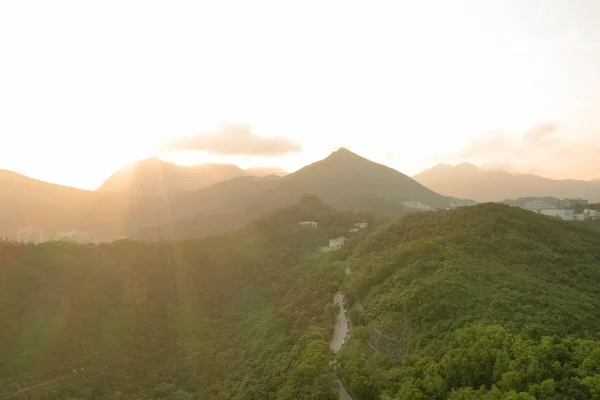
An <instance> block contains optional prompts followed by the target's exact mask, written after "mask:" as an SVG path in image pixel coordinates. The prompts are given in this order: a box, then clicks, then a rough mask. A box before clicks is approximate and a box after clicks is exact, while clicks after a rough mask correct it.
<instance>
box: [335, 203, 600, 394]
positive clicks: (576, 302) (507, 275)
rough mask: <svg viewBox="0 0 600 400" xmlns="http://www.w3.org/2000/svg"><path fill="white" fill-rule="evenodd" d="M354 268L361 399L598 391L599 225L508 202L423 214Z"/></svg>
mask: <svg viewBox="0 0 600 400" xmlns="http://www.w3.org/2000/svg"><path fill="white" fill-rule="evenodd" d="M352 271H353V272H352V275H353V276H352V279H351V282H350V288H349V297H350V298H351V299H352V300H353V301H354V302H355V304H354V306H353V308H352V309H351V312H350V314H351V316H352V317H353V319H354V320H355V321H356V322H357V323H358V324H359V325H361V326H363V327H364V328H361V327H359V328H357V329H355V330H356V332H355V335H354V336H355V337H357V338H358V339H359V340H358V341H357V342H356V343H355V345H354V346H352V347H350V348H349V349H347V350H346V351H345V353H344V355H343V370H344V373H345V377H346V379H347V380H348V382H349V384H350V386H351V388H353V390H354V391H355V392H356V393H358V394H360V396H361V398H362V399H378V398H382V399H403V400H406V399H445V398H452V399H480V398H484V399H509V398H510V399H534V398H537V399H588V398H594V399H596V398H599V397H598V396H600V390H599V389H600V375H598V374H600V342H599V341H598V339H600V234H598V233H596V232H591V231H587V230H584V229H580V228H578V227H576V226H573V225H572V224H569V223H565V222H562V221H557V220H553V219H550V218H548V217H544V216H539V215H536V214H533V213H531V212H528V211H524V210H521V209H519V208H516V207H509V206H505V205H500V204H482V205H478V206H474V207H463V208H459V209H456V210H454V211H445V212H435V213H423V214H414V215H409V216H407V217H405V218H402V219H400V220H398V221H396V222H394V223H392V224H389V225H387V226H385V227H382V228H381V229H380V230H379V231H377V232H376V233H373V234H372V235H371V236H370V237H368V238H367V239H366V240H365V241H363V242H362V243H361V244H360V245H358V246H357V247H356V249H355V251H354V254H353V256H352ZM368 344H371V345H373V346H374V347H375V348H376V349H377V350H379V351H381V352H382V353H384V354H386V355H387V356H388V357H390V356H393V357H394V358H396V359H401V360H402V362H401V363H398V364H394V363H392V362H391V361H390V360H388V359H386V358H384V357H382V356H380V355H379V354H376V353H374V352H373V351H372V349H371V348H370V347H369V346H368ZM518 393H521V394H518Z"/></svg>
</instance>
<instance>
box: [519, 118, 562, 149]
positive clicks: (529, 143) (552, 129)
mask: <svg viewBox="0 0 600 400" xmlns="http://www.w3.org/2000/svg"><path fill="white" fill-rule="evenodd" d="M558 130H559V124H558V123H557V122H549V123H544V124H538V125H536V126H534V127H533V128H531V129H530V130H528V131H527V132H525V133H524V134H523V140H522V142H521V148H524V149H525V150H527V148H531V147H538V148H539V147H554V146H556V145H557V144H559V141H560V136H559V132H558Z"/></svg>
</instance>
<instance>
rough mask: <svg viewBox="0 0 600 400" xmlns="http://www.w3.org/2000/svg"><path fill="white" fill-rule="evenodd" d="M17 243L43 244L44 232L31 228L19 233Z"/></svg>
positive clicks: (40, 229) (20, 230) (23, 229)
mask: <svg viewBox="0 0 600 400" xmlns="http://www.w3.org/2000/svg"><path fill="white" fill-rule="evenodd" d="M17 241H19V242H24V243H35V244H38V243H42V242H43V241H44V230H43V229H42V228H35V227H33V226H29V227H27V228H22V229H19V230H18V231H17Z"/></svg>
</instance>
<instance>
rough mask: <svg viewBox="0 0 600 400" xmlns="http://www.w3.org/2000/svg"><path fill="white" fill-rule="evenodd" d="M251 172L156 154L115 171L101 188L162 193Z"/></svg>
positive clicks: (185, 189) (188, 188)
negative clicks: (177, 161)
mask: <svg viewBox="0 0 600 400" xmlns="http://www.w3.org/2000/svg"><path fill="white" fill-rule="evenodd" d="M247 175H249V174H248V172H246V171H244V170H243V169H241V168H240V167H238V166H236V165H231V164H201V165H194V166H190V167H187V166H183V165H178V164H174V163H171V162H167V161H163V160H161V159H159V158H156V157H153V158H148V159H145V160H141V161H138V162H136V163H133V164H132V165H128V166H126V167H125V168H122V169H120V170H118V171H117V172H115V173H114V174H112V175H111V176H110V177H109V178H108V179H107V180H106V181H105V182H104V183H103V184H102V185H101V186H100V187H99V188H98V191H99V192H120V193H124V192H129V193H137V194H145V195H162V194H165V193H176V192H183V191H189V190H197V189H201V188H203V187H207V186H210V185H214V184H215V183H218V182H223V181H226V180H229V179H232V178H236V177H239V176H247Z"/></svg>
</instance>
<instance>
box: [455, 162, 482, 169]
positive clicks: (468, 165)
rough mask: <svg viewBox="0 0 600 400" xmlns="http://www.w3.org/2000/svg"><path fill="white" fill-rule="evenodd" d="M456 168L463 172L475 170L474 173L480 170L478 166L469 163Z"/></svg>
mask: <svg viewBox="0 0 600 400" xmlns="http://www.w3.org/2000/svg"><path fill="white" fill-rule="evenodd" d="M455 168H458V169H461V170H473V171H476V170H478V169H479V167H477V166H476V165H474V164H471V163H468V162H463V163H460V164H458V165H456V166H455Z"/></svg>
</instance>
